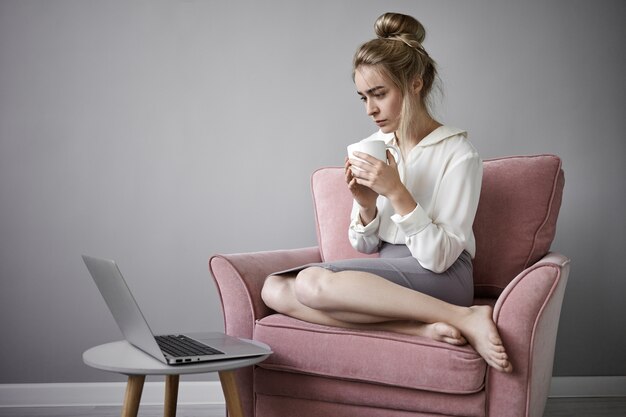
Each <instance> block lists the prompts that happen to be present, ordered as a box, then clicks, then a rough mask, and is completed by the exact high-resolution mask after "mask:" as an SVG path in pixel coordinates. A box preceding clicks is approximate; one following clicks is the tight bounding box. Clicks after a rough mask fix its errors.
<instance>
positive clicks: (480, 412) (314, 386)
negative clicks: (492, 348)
mask: <svg viewBox="0 0 626 417" xmlns="http://www.w3.org/2000/svg"><path fill="white" fill-rule="evenodd" d="M254 386H255V389H256V394H257V414H256V415H257V416H267V417H283V416H284V417H296V416H297V417H305V416H324V417H329V416H332V417H335V416H349V417H357V416H358V417H361V416H376V417H381V416H385V417H392V416H393V417H395V416H411V417H416V416H463V417H484V416H485V407H486V405H485V392H484V391H480V392H477V393H474V394H463V395H457V394H443V393H438V392H433V391H426V390H413V389H407V388H401V387H393V386H389V385H380V384H371V383H368V382H363V381H352V380H349V379H346V378H325V377H320V376H316V375H305V374H296V373H291V372H281V371H275V370H270V369H265V368H256V370H255V372H254ZM290 404H292V405H294V406H295V405H296V404H298V406H297V407H300V409H299V410H298V408H295V409H293V408H291V405H290ZM396 413H397V414H396ZM518 417H520V416H518Z"/></svg>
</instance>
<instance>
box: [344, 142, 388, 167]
mask: <svg viewBox="0 0 626 417" xmlns="http://www.w3.org/2000/svg"><path fill="white" fill-rule="evenodd" d="M387 149H389V150H391V151H392V153H394V154H395V155H394V157H395V158H396V159H398V155H399V154H400V153H399V152H398V148H396V147H395V146H393V145H387V144H386V143H385V141H382V140H366V141H362V142H357V143H353V144H352V145H348V158H350V159H359V158H357V157H355V156H354V152H355V151H356V152H362V153H366V154H368V155H370V156H373V157H374V158H376V159H379V160H381V161H385V162H387ZM353 168H354V169H358V168H357V167H353Z"/></svg>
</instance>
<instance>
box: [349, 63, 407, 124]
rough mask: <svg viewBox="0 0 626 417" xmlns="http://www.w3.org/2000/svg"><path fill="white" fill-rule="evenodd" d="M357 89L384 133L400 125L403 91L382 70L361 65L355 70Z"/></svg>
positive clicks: (366, 108)
mask: <svg viewBox="0 0 626 417" xmlns="http://www.w3.org/2000/svg"><path fill="white" fill-rule="evenodd" d="M354 84H355V85H356V91H357V93H358V94H359V96H361V100H363V102H364V103H365V111H366V112H367V115H368V116H370V117H371V118H372V119H373V120H374V123H376V125H377V126H378V127H379V128H380V130H381V131H382V132H383V133H392V132H395V131H396V130H398V126H400V114H401V112H402V92H401V91H400V89H399V88H398V87H396V86H395V85H394V84H393V83H392V82H391V81H390V80H389V79H387V77H385V76H383V74H382V73H381V72H380V71H377V70H376V69H374V68H372V67H369V66H361V67H359V68H357V69H356V71H355V72H354Z"/></svg>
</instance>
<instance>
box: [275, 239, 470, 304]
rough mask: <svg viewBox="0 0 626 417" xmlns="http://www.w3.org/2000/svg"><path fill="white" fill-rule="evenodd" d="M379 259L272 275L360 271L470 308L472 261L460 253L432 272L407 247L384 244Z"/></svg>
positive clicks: (465, 253)
mask: <svg viewBox="0 0 626 417" xmlns="http://www.w3.org/2000/svg"><path fill="white" fill-rule="evenodd" d="M379 253H380V257H378V258H356V259H345V260H340V261H333V262H322V263H313V264H307V265H303V266H301V267H298V268H294V269H289V270H287V271H281V272H277V273H276V274H273V275H281V274H285V273H295V272H298V271H301V270H303V269H305V268H308V267H313V266H317V267H321V268H325V269H328V270H330V271H333V272H342V271H359V272H369V273H372V274H374V275H378V276H380V277H382V278H384V279H386V280H388V281H391V282H393V283H395V284H398V285H401V286H403V287H406V288H410V289H412V290H415V291H419V292H421V293H424V294H428V295H430V296H432V297H435V298H438V299H440V300H443V301H446V302H448V303H451V304H456V305H460V306H470V305H472V303H473V299H474V279H473V275H472V274H473V270H472V258H471V256H470V254H469V253H468V252H467V251H463V253H461V255H460V256H459V257H458V258H457V260H456V261H455V262H454V263H453V264H452V266H450V268H448V269H447V270H445V271H444V272H441V273H435V272H433V271H430V270H428V269H426V268H424V267H423V266H422V265H420V263H419V262H418V261H417V259H415V258H414V257H413V256H412V255H411V252H410V251H409V248H408V247H407V246H406V245H393V244H390V243H384V244H383V245H382V247H381V248H380V251H379Z"/></svg>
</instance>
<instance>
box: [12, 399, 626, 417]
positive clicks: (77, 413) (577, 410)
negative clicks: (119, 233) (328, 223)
mask: <svg viewBox="0 0 626 417" xmlns="http://www.w3.org/2000/svg"><path fill="white" fill-rule="evenodd" d="M120 411H121V407H111V406H102V407H83V406H81V407H35V408H1V407H0V417H118V416H119V415H120ZM162 415H163V408H162V407H159V406H141V407H140V408H139V417H161V416H162ZM177 416H178V417H224V407H223V406H209V405H182V406H179V407H178V411H177ZM625 416H626V397H617V398H551V399H549V400H548V404H547V406H546V411H545V413H544V415H543V417H625Z"/></svg>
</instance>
